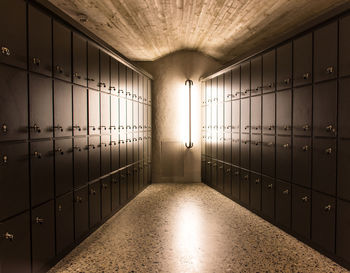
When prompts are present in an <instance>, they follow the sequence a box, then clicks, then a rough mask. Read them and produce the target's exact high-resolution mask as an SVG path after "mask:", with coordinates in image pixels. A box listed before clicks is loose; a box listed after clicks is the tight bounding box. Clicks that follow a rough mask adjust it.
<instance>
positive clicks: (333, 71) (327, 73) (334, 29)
mask: <svg viewBox="0 0 350 273" xmlns="http://www.w3.org/2000/svg"><path fill="white" fill-rule="evenodd" d="M337 57H338V22H337V21H334V22H332V23H329V24H327V25H326V26H323V27H321V28H319V29H317V30H316V31H315V32H314V70H315V71H314V74H315V78H314V80H315V82H319V81H323V80H329V79H334V78H336V77H337Z"/></svg>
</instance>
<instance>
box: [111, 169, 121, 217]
mask: <svg viewBox="0 0 350 273" xmlns="http://www.w3.org/2000/svg"><path fill="white" fill-rule="evenodd" d="M111 194H112V203H111V205H112V212H114V211H116V210H117V209H118V208H119V207H120V181H119V174H118V173H116V174H113V175H112V181H111Z"/></svg>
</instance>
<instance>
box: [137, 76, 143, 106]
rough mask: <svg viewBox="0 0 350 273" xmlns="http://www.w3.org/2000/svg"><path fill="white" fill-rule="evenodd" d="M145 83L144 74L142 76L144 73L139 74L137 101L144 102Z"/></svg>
mask: <svg viewBox="0 0 350 273" xmlns="http://www.w3.org/2000/svg"><path fill="white" fill-rule="evenodd" d="M143 83H144V76H142V75H139V83H138V84H139V95H138V97H137V101H138V102H139V103H142V102H143V93H144V91H143V87H144V86H143Z"/></svg>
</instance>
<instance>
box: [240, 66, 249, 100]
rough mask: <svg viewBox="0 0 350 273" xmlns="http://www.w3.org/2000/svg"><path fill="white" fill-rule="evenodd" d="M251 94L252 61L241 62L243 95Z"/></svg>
mask: <svg viewBox="0 0 350 273" xmlns="http://www.w3.org/2000/svg"><path fill="white" fill-rule="evenodd" d="M247 96H250V61H247V62H244V63H243V64H241V97H247Z"/></svg>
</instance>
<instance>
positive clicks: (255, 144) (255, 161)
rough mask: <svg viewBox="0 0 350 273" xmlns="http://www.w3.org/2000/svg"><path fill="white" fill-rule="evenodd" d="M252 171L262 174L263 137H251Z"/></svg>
mask: <svg viewBox="0 0 350 273" xmlns="http://www.w3.org/2000/svg"><path fill="white" fill-rule="evenodd" d="M250 169H251V170H253V171H255V172H258V173H260V172H261V135H251V141H250Z"/></svg>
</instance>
